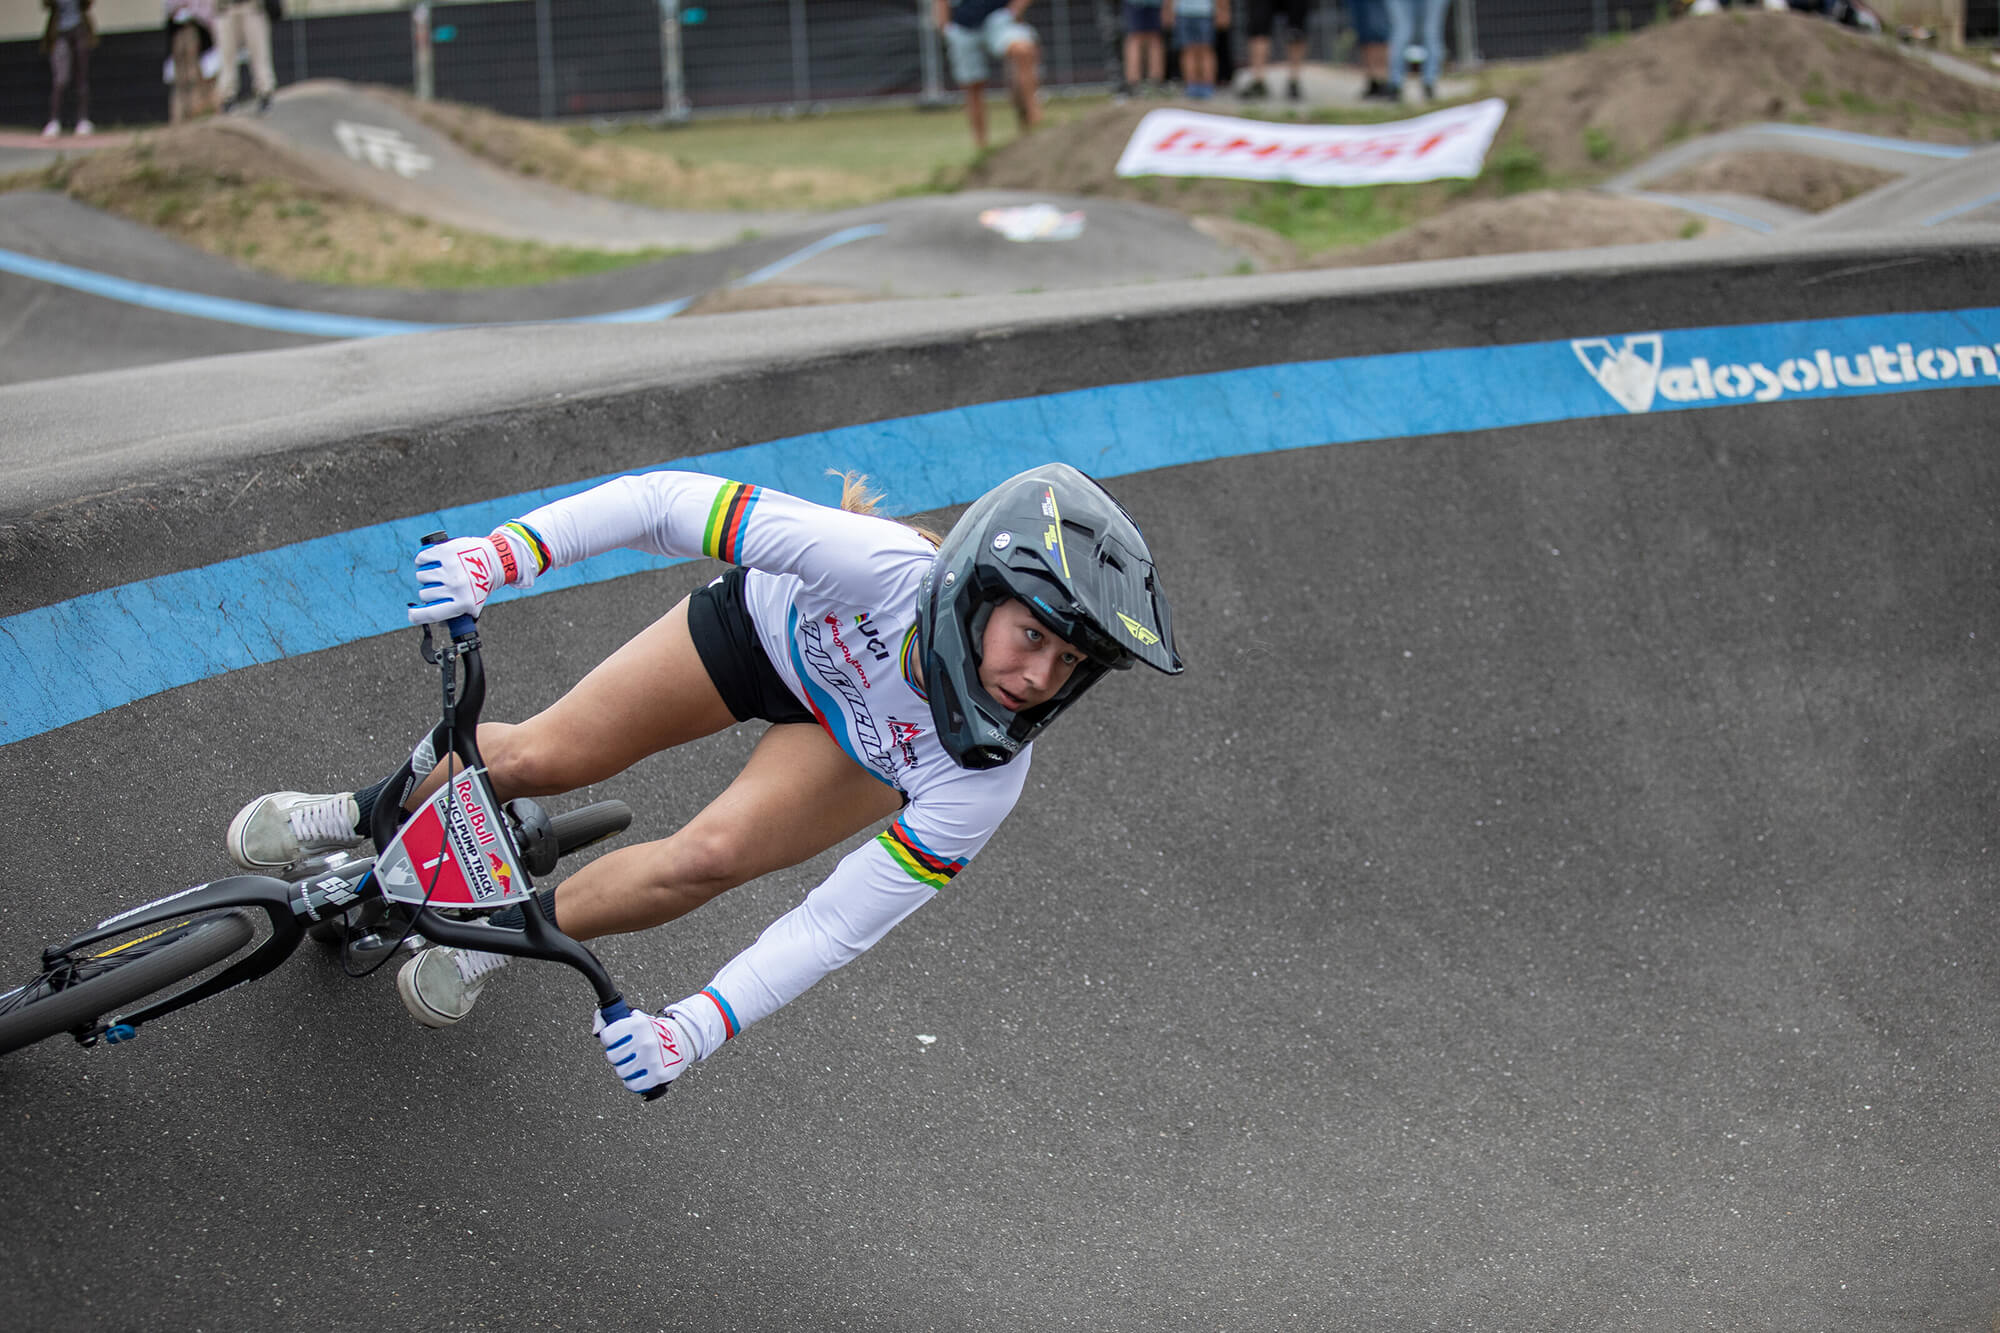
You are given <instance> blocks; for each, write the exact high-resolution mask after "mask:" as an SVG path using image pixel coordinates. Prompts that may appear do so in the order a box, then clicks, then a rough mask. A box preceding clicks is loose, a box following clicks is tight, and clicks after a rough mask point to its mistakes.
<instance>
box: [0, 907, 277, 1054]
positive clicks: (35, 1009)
mask: <svg viewBox="0 0 2000 1333" xmlns="http://www.w3.org/2000/svg"><path fill="white" fill-rule="evenodd" d="M254 933H255V929H254V927H253V925H252V918H251V916H250V913H248V912H246V911H243V910H242V909H241V908H227V909H224V910H221V911H215V912H204V913H202V914H200V915H198V916H192V917H188V918H187V919H185V920H182V921H175V922H171V923H169V924H167V925H161V926H150V927H147V928H146V929H145V930H143V931H141V932H138V933H137V934H135V935H134V936H133V937H132V938H130V939H126V940H123V941H115V942H111V941H108V942H107V943H106V944H105V945H104V946H101V947H100V946H93V947H92V951H91V952H89V953H87V954H82V955H78V956H76V957H72V958H68V959H65V960H64V961H63V962H62V963H61V964H59V965H57V966H54V967H48V968H44V969H43V970H42V971H41V973H40V974H38V975H37V976H36V977H34V978H33V979H32V980H31V981H29V982H28V983H27V984H26V985H24V986H19V987H16V988H15V989H13V990H11V991H8V992H7V993H5V994H3V995H0V1055H5V1054H6V1053H7V1052H9V1051H17V1050H19V1049H20V1048H21V1047H23V1046H29V1045H32V1044H34V1043H35V1042H38V1041H41V1040H43V1039H44V1038H46V1037H53V1036H55V1035H56V1034H57V1033H58V1032H69V1031H72V1030H74V1029H76V1028H79V1027H82V1026H84V1025H85V1024H88V1023H90V1022H92V1021H93V1020H95V1019H98V1018H101V1017H103V1016H104V1015H106V1014H109V1013H111V1012H112V1011H114V1010H116V1009H119V1008H122V1007H124V1006H126V1005H129V1004H131V1003H132V1002H133V1001H134V1000H138V999H141V998H143V997H145V996H147V995H151V994H152V993H153V992H154V991H157V990H164V989H166V988H167V987H169V986H172V985H174V984H175V983H176V982H179V981H184V980H186V979H187V978H189V977H192V976H194V975H196V974H197V973H199V972H201V971H202V970H203V969H205V968H209V967H213V966H214V965H215V964H217V963H219V962H221V961H222V960H223V959H225V958H227V957H229V955H230V954H233V953H235V952H236V951H237V950H238V949H240V948H242V947H243V946H244V945H245V944H248V943H249V942H250V937H251V935H252V934H254Z"/></svg>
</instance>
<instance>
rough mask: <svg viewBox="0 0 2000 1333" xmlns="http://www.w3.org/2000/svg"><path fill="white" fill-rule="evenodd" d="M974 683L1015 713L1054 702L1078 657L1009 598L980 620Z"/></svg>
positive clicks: (1076, 653)
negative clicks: (982, 634) (981, 628)
mask: <svg viewBox="0 0 2000 1333" xmlns="http://www.w3.org/2000/svg"><path fill="white" fill-rule="evenodd" d="M981 653H982V656H981V658H980V662H979V684H980V685H981V687H982V688H984V689H985V691H986V692H987V693H988V694H990V695H992V696H993V698H994V699H995V700H996V701H998V702H999V703H1000V704H1001V705H1002V706H1003V707H1005V708H1008V709H1011V710H1012V711H1014V712H1016V713H1018V712H1020V711H1021V710H1022V709H1024V708H1033V707H1034V706H1035V705H1037V704H1045V703H1047V702H1048V701H1049V700H1051V699H1053V698H1055V696H1056V691H1058V690H1060V689H1061V688H1062V687H1063V685H1064V684H1065V683H1067V682H1068V680H1069V678H1070V673H1071V672H1073V671H1075V670H1076V668H1077V664H1078V663H1079V662H1081V661H1083V654H1082V653H1081V652H1080V651H1078V650H1077V649H1076V648H1074V647H1071V646H1070V645H1069V644H1068V643H1065V642H1064V641H1063V640H1061V639H1059V638H1057V637H1056V636H1055V634H1054V632H1053V631H1051V630H1050V629H1049V627H1048V626H1046V625H1044V624H1043V623H1042V622H1041V621H1039V620H1037V619H1036V618H1035V613H1034V612H1032V611H1030V610H1029V609H1028V607H1027V604H1026V603H1024V602H1021V601H1018V600H1016V599H1013V598H1009V599H1008V600H1007V601H1004V602H1001V603H1000V604H999V605H998V606H995V607H994V608H993V614H992V615H990V616H988V617H987V618H986V636H985V638H984V640H983V641H982V648H981Z"/></svg>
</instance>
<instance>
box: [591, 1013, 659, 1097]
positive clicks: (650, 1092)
mask: <svg viewBox="0 0 2000 1333" xmlns="http://www.w3.org/2000/svg"><path fill="white" fill-rule="evenodd" d="M597 1012H598V1013H600V1014H603V1015H604V1021H605V1022H607V1023H616V1022H617V1021H618V1020H619V1019H621V1018H630V1017H631V1016H632V1006H631V1005H629V1004H627V1003H625V1001H624V1000H623V999H622V998H620V999H616V1000H613V1001H612V1002H611V1003H610V1004H607V1005H605V1006H604V1007H603V1008H601V1009H599V1010H598V1011H597ZM673 1086H674V1085H673V1084H671V1083H662V1084H661V1085H660V1086H659V1087H657V1088H648V1089H646V1090H645V1091H644V1092H642V1093H640V1094H639V1095H640V1096H641V1097H644V1098H645V1099H646V1100H647V1101H649V1102H656V1101H658V1100H660V1098H662V1097H664V1096H666V1095H667V1092H668V1090H669V1089H671V1088H672V1087H673Z"/></svg>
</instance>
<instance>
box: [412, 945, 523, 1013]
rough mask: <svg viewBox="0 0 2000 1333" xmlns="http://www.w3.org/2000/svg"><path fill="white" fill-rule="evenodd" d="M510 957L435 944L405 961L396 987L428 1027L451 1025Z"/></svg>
mask: <svg viewBox="0 0 2000 1333" xmlns="http://www.w3.org/2000/svg"><path fill="white" fill-rule="evenodd" d="M509 961H510V960H509V958H508V955H506V954H504V953H481V952H480V951H479V950H477V949H452V948H447V947H446V946H444V945H442V944H438V945H433V946H432V947H430V948H428V949H425V950H424V951H423V952H422V953H420V954H418V955H417V956H416V957H415V958H412V959H411V960H410V961H409V962H407V963H405V964H403V967H402V970H401V971H399V972H397V973H396V990H397V992H398V993H399V994H401V995H402V997H403V1007H404V1008H405V1009H407V1010H409V1011H410V1017H411V1018H414V1019H416V1020H417V1021H418V1022H419V1023H422V1024H423V1025H424V1026H425V1027H427V1028H448V1027H450V1026H451V1025H452V1024H453V1023H456V1022H457V1021H458V1020H459V1019H461V1018H464V1017H465V1016H466V1015H467V1014H469V1013H471V1012H472V1006H473V1004H474V1002H475V1001H477V1000H478V999H479V992H480V991H481V990H482V989H483V988H484V987H485V985H486V983H487V981H488V979H490V978H491V977H492V975H493V974H494V973H495V972H497V971H499V970H500V969H501V968H503V967H505V966H507V964H508V962H509Z"/></svg>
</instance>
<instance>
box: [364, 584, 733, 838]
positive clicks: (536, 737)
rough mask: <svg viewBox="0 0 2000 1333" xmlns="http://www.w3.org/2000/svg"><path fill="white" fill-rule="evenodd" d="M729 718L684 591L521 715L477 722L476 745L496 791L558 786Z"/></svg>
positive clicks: (581, 783) (420, 791) (504, 796)
mask: <svg viewBox="0 0 2000 1333" xmlns="http://www.w3.org/2000/svg"><path fill="white" fill-rule="evenodd" d="M735 722H736V718H735V717H733V716H732V715H731V714H730V712H729V707H728V705H727V704H725V703H723V701H722V696H721V695H720V694H719V693H717V692H716V688H715V683H714V682H713V681H711V680H710V679H709V676H708V668H707V667H705V666H704V665H703V664H702V660H701V655H700V654H699V653H698V652H696V651H695V646H694V637H693V636H692V635H691V634H690V633H689V632H688V599H687V598H685V597H683V598H682V599H681V600H680V601H679V602H678V603H676V604H675V606H674V608H673V610H671V611H669V612H667V613H666V614H665V615H663V616H661V617H660V618H659V619H658V620H656V621H654V622H653V623H652V624H651V625H649V626H647V627H646V628H645V629H644V630H642V631H640V632H639V634H638V635H637V636H636V637H634V638H633V639H631V640H630V641H629V642H627V643H626V644H625V645H624V646H623V647H622V648H620V649H618V651H617V652H615V653H613V654H611V656H609V657H607V658H605V659H604V660H603V661H602V662H600V663H598V665H597V666H596V667H595V668H594V669H592V671H591V672H590V674H589V675H587V676H585V677H584V678H583V679H582V680H580V681H578V682H577V683H576V685H575V686H574V687H573V688H572V689H571V690H570V691H569V693H567V694H565V695H563V697H562V698H560V699H558V700H556V701H555V702H554V703H553V704H550V705H549V706H548V707H547V708H545V709H543V710H542V711H541V712H539V713H537V714H535V716H533V717H531V718H529V719H528V720H527V721H525V722H482V723H480V724H479V755H480V758H482V759H484V760H485V761H486V776H487V780H488V781H490V782H491V783H492V784H493V792H494V795H495V796H497V797H499V799H500V800H502V801H511V800H513V799H514V798H515V797H516V796H556V795H560V794H561V793H563V792H566V791H575V790H576V789H577V788H578V787H586V786H589V785H590V784H591V783H593V782H602V781H603V780H604V779H606V778H608V777H612V776H614V775H616V774H619V773H623V772H624V771H625V770H626V769H628V768H630V767H631V766H632V765H634V764H636V763H638V762H639V761H640V760H641V759H644V758H645V757H646V756H647V755H650V754H657V753H659V752H660V751H661V750H670V749H672V748H673V747H674V746H676V745H681V744H684V743H685V742H687V741H691V740H696V739H698V738H700V737H702V736H708V735H712V734H714V733H715V732H718V731H721V730H723V729H724V728H725V727H729V726H733V725H734V724H735ZM444 775H445V766H444V765H443V764H440V765H438V766H437V768H435V769H434V770H432V772H431V774H430V776H429V777H428V778H426V779H425V780H424V781H423V782H422V783H421V784H420V785H419V786H418V787H417V789H416V791H415V793H414V794H412V795H411V797H410V798H409V799H408V800H407V801H405V802H404V805H405V806H407V807H412V808H414V807H415V806H417V805H420V804H421V803H422V802H423V801H424V800H425V799H426V798H428V797H429V796H430V794H431V793H432V792H434V791H436V790H437V789H438V787H439V785H440V784H441V783H443V781H444Z"/></svg>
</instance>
